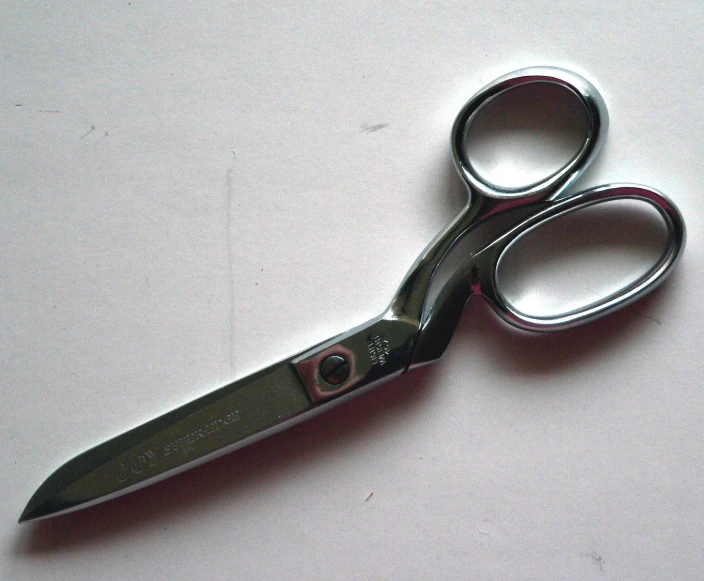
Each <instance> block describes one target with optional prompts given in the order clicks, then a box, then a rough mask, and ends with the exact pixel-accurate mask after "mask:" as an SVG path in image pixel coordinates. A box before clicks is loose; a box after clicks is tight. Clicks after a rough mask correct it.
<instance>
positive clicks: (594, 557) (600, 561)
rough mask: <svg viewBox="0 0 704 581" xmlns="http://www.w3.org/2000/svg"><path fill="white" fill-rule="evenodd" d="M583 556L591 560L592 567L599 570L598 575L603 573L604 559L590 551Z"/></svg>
mask: <svg viewBox="0 0 704 581" xmlns="http://www.w3.org/2000/svg"><path fill="white" fill-rule="evenodd" d="M584 556H585V557H588V558H589V559H591V561H592V563H593V564H594V566H595V567H596V568H598V569H599V573H603V572H604V562H605V561H604V557H602V556H601V555H599V554H598V553H596V552H594V551H592V552H591V553H586V554H585V555H584Z"/></svg>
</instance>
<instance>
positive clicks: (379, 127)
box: [359, 123, 389, 133]
mask: <svg viewBox="0 0 704 581" xmlns="http://www.w3.org/2000/svg"><path fill="white" fill-rule="evenodd" d="M388 126H389V124H388V123H378V124H376V125H367V124H366V123H362V124H361V125H360V126H359V130H360V131H361V132H362V133H374V132H375V131H381V130H382V129H386V128H387V127H388Z"/></svg>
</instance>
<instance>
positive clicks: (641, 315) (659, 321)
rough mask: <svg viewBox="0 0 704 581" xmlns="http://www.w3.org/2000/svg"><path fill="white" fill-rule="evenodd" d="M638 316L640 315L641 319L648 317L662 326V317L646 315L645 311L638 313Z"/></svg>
mask: <svg viewBox="0 0 704 581" xmlns="http://www.w3.org/2000/svg"><path fill="white" fill-rule="evenodd" d="M636 317H640V318H641V319H648V320H649V321H653V323H657V324H658V325H660V326H662V321H661V320H660V319H656V318H655V317H651V316H649V315H644V314H643V313H636Z"/></svg>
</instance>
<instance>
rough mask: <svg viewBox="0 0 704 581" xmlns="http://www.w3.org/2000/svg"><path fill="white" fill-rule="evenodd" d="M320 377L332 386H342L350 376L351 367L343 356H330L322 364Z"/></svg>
mask: <svg viewBox="0 0 704 581" xmlns="http://www.w3.org/2000/svg"><path fill="white" fill-rule="evenodd" d="M319 371H320V377H322V378H323V379H324V380H325V381H326V382H327V383H329V384H330V385H340V384H341V383H342V382H343V381H345V380H346V379H347V378H348V377H349V376H350V366H349V364H348V363H347V361H346V360H345V358H344V357H342V356H341V355H329V356H328V357H326V358H325V359H323V361H322V363H321V364H320V368H319Z"/></svg>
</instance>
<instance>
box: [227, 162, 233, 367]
mask: <svg viewBox="0 0 704 581" xmlns="http://www.w3.org/2000/svg"><path fill="white" fill-rule="evenodd" d="M226 181H227V237H226V240H227V268H228V275H229V278H230V280H229V285H230V317H229V325H230V331H229V333H230V335H229V342H228V345H229V350H230V375H232V374H233V373H234V372H235V254H234V249H233V248H232V201H233V198H234V188H233V186H232V168H228V170H227V177H226Z"/></svg>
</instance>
